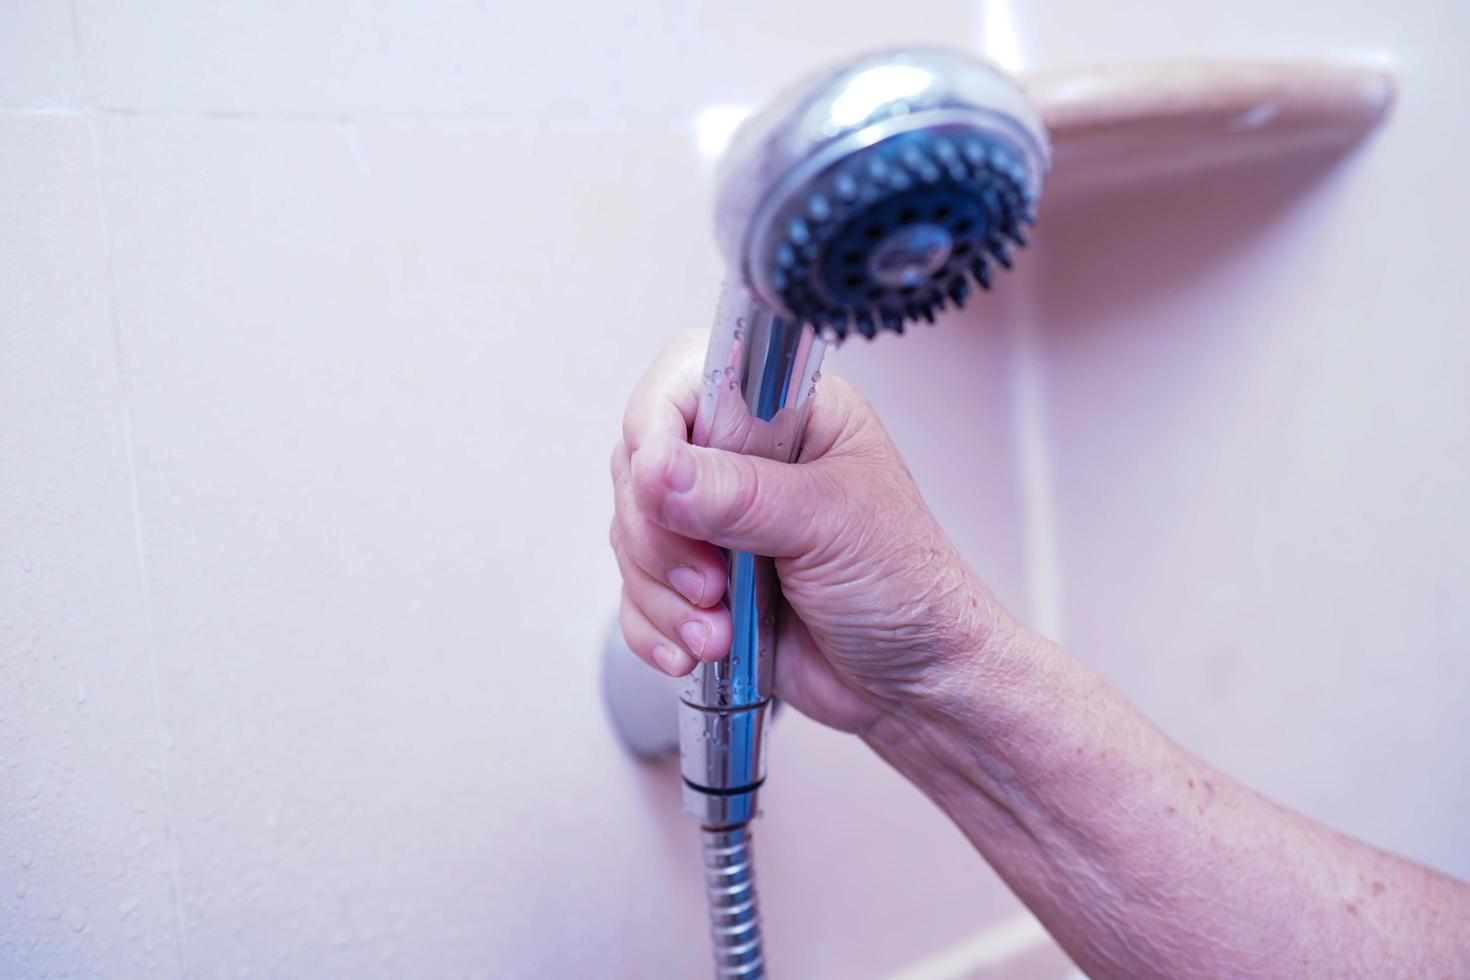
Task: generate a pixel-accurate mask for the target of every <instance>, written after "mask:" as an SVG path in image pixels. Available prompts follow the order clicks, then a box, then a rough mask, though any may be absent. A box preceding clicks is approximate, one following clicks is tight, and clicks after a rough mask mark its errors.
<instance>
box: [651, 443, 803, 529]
mask: <svg viewBox="0 0 1470 980" xmlns="http://www.w3.org/2000/svg"><path fill="white" fill-rule="evenodd" d="M633 492H634V495H635V497H636V499H637V501H638V506H639V507H640V508H641V509H642V510H643V512H644V513H645V514H646V515H647V516H648V517H649V518H650V519H651V520H653V521H654V522H656V523H658V524H661V525H663V526H664V527H666V528H668V529H669V530H670V531H673V532H674V533H675V534H682V535H684V536H685V537H687V538H695V539H697V540H700V541H709V542H711V543H713V544H717V545H719V546H720V547H722V548H730V549H732V550H735V551H748V552H751V553H753V554H757V555H766V556H768V557H771V558H791V557H794V556H796V555H800V554H804V553H806V552H809V551H811V550H813V549H814V548H815V547H816V546H817V545H818V543H819V541H818V536H819V534H820V531H821V528H822V526H823V523H824V522H825V520H826V519H827V514H826V513H825V512H826V511H827V510H828V509H829V508H830V507H831V506H832V500H831V485H830V482H829V481H828V479H827V478H826V475H825V474H824V473H823V472H821V469H820V466H819V464H816V463H778V462H776V461H775V460H770V459H765V458H764V457H760V456H745V455H742V454H740V453H732V452H726V451H724V450H720V449H705V448H703V447H700V446H690V445H688V444H686V443H682V442H677V441H675V440H673V439H669V438H659V439H655V440H653V441H650V442H648V443H645V444H644V445H643V446H642V447H640V448H639V450H638V452H637V453H635V454H634V456H633Z"/></svg>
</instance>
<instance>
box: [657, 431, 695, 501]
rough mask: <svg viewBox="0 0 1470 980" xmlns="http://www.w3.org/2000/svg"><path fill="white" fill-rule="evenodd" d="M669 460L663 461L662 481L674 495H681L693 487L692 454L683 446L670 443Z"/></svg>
mask: <svg viewBox="0 0 1470 980" xmlns="http://www.w3.org/2000/svg"><path fill="white" fill-rule="evenodd" d="M668 453H669V458H668V459H667V460H665V461H664V481H665V482H666V483H668V485H669V489H671V490H673V491H674V492H675V493H683V492H684V491H685V490H688V489H689V488H690V487H692V486H694V469H695V467H694V454H693V453H691V452H690V451H689V449H688V448H687V447H685V446H681V445H679V444H678V443H671V444H670V445H669V449H668Z"/></svg>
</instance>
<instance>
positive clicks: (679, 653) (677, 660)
mask: <svg viewBox="0 0 1470 980" xmlns="http://www.w3.org/2000/svg"><path fill="white" fill-rule="evenodd" d="M653 662H654V663H656V664H658V666H659V669H660V670H662V671H663V672H664V673H665V674H668V675H669V676H670V677H683V676H684V675H685V674H687V673H689V672H690V671H691V670H693V669H694V658H692V657H690V656H689V654H687V653H685V652H684V651H683V650H675V649H674V648H673V647H669V646H664V645H663V644H662V643H660V644H659V645H658V646H656V647H654V648H653Z"/></svg>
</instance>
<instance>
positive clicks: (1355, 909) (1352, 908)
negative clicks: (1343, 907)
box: [1347, 902, 1358, 915]
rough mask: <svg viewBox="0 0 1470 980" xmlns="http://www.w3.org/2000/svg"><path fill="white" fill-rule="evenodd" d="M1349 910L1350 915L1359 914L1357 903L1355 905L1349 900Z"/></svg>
mask: <svg viewBox="0 0 1470 980" xmlns="http://www.w3.org/2000/svg"><path fill="white" fill-rule="evenodd" d="M1347 910H1348V915H1357V914H1358V907H1357V906H1356V905H1354V904H1353V903H1352V902H1348V907H1347Z"/></svg>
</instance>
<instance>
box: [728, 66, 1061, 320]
mask: <svg viewBox="0 0 1470 980" xmlns="http://www.w3.org/2000/svg"><path fill="white" fill-rule="evenodd" d="M1047 159H1048V147H1047V141H1046V134H1045V130H1044V129H1043V128H1042V125H1041V121H1040V119H1039V118H1038V116H1037V114H1036V112H1035V111H1034V110H1033V109H1032V108H1031V106H1030V105H1029V104H1028V103H1027V102H1026V99H1025V96H1024V95H1023V94H1022V92H1021V90H1020V89H1019V88H1018V87H1017V86H1016V84H1015V83H1014V82H1012V81H1011V80H1010V79H1009V78H1007V77H1006V76H1005V75H1002V74H1001V73H999V72H998V71H996V70H995V69H993V68H991V67H990V66H989V65H987V64H985V63H983V62H980V61H977V60H975V59H974V58H972V57H969V56H967V55H963V54H960V53H957V52H953V51H947V50H943V49H911V50H894V51H883V52H877V53H874V54H869V55H864V56H861V57H858V58H855V59H852V60H851V61H848V62H846V63H844V64H841V65H838V66H836V67H834V68H830V69H828V70H826V71H823V72H820V73H818V74H815V75H812V76H810V77H808V78H806V79H805V80H803V81H802V82H799V83H798V84H796V85H794V86H792V87H791V88H790V89H788V90H787V92H786V94H785V95H784V96H783V97H782V98H780V99H778V100H777V101H776V102H774V103H773V104H772V105H771V106H770V107H769V108H768V109H766V110H765V111H764V112H762V113H760V114H759V115H757V116H754V117H752V118H751V119H749V120H747V121H746V123H745V124H744V125H743V126H742V127H741V128H740V129H739V130H738V131H737V133H736V135H735V139H734V141H733V142H732V145H731V147H730V149H729V152H728V154H727V155H726V157H725V159H724V162H723V164H722V166H721V169H720V173H719V191H718V196H717V204H716V211H715V229H716V236H717V238H718V240H719V243H720V246H721V249H722V250H723V252H724V255H725V258H726V260H727V261H728V262H729V263H730V267H731V268H732V269H735V270H738V272H739V274H740V277H741V278H742V279H743V280H744V282H745V283H746V284H747V285H748V286H749V288H750V289H751V291H752V292H753V293H754V294H755V296H756V298H757V299H758V300H759V301H761V302H762V303H763V304H765V305H767V306H769V307H770V308H771V309H772V310H774V311H777V312H780V313H782V314H784V315H786V316H788V317H790V318H792V319H793V320H796V321H799V322H803V323H811V324H814V325H816V326H818V327H819V328H821V329H822V330H823V331H824V332H826V333H828V334H829V335H835V336H837V337H839V338H841V337H843V336H845V335H846V333H847V331H848V330H849V329H856V330H857V331H859V332H860V333H862V334H863V335H864V336H867V337H872V336H873V335H874V334H875V333H876V332H877V330H878V329H880V328H882V327H889V328H891V329H894V330H902V327H903V323H904V322H905V321H906V320H915V319H918V318H919V317H923V318H924V319H926V320H928V321H929V322H933V319H934V312H935V311H936V310H942V309H944V307H945V305H946V304H947V303H950V302H952V303H954V304H955V305H956V306H958V305H961V304H963V302H964V300H965V297H966V295H967V294H968V292H969V289H970V282H971V281H972V280H973V281H974V282H975V283H978V284H979V285H980V286H981V287H982V288H985V289H988V288H989V287H990V276H991V272H990V269H991V263H993V262H994V263H999V264H1000V265H1002V266H1005V267H1009V266H1010V264H1011V258H1010V250H1009V249H1010V245H1011V244H1016V245H1025V244H1026V238H1025V234H1024V230H1023V228H1024V226H1025V225H1027V224H1029V223H1031V222H1032V221H1033V220H1034V208H1035V205H1036V202H1037V200H1038V198H1039V197H1040V194H1041V187H1042V180H1043V177H1044V174H1045V171H1046V166H1047Z"/></svg>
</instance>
